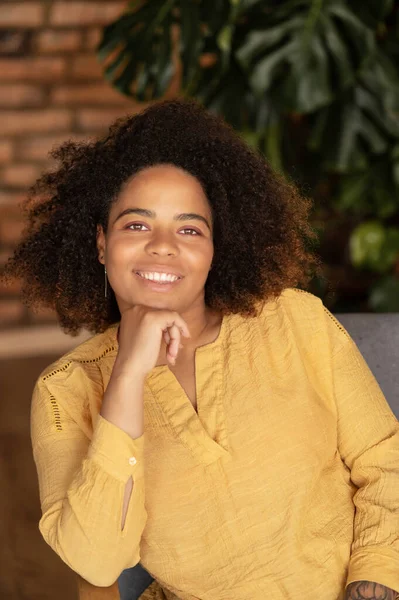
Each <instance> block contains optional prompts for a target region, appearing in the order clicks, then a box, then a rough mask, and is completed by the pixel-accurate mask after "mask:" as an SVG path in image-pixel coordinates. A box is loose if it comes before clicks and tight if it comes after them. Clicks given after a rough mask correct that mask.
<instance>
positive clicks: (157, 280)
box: [135, 271, 182, 290]
mask: <svg viewBox="0 0 399 600" xmlns="http://www.w3.org/2000/svg"><path fill="white" fill-rule="evenodd" d="M135 275H137V277H139V278H140V281H142V283H144V284H145V285H147V286H149V287H150V288H153V289H157V290H160V289H164V290H167V289H170V287H172V286H174V285H176V284H177V283H178V282H179V281H181V280H182V277H177V275H172V274H169V273H146V272H143V271H135Z"/></svg>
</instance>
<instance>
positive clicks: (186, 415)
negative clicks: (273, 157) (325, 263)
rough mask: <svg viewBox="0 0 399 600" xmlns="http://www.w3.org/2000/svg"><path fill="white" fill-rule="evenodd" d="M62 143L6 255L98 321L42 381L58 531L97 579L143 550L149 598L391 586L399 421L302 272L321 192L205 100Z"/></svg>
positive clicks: (283, 599) (44, 465)
mask: <svg viewBox="0 0 399 600" xmlns="http://www.w3.org/2000/svg"><path fill="white" fill-rule="evenodd" d="M53 155H54V158H58V159H59V161H60V165H59V167H58V169H57V170H55V171H54V172H52V173H48V174H45V175H43V177H42V178H41V179H40V180H39V181H38V183H37V185H36V187H35V188H34V190H33V192H32V195H31V197H30V199H29V200H28V202H27V205H26V209H27V213H28V218H29V220H28V228H27V231H26V233H25V237H24V238H23V240H22V241H21V244H20V245H19V247H18V248H17V250H16V252H15V255H14V256H13V257H12V259H11V260H10V262H9V264H8V266H7V273H8V275H9V276H11V275H12V276H18V277H22V278H23V280H24V285H25V287H24V295H25V296H24V297H25V299H26V301H28V302H35V303H37V302H40V303H44V304H49V305H50V306H52V307H54V308H55V309H56V311H57V313H58V316H59V320H60V323H61V325H62V327H63V328H64V329H65V330H66V331H68V332H70V333H76V332H77V331H79V329H80V328H82V327H84V328H87V329H89V330H90V331H92V332H93V333H94V334H95V335H93V336H92V337H91V338H90V339H89V340H88V341H86V342H85V343H83V344H81V345H79V346H78V347H77V348H75V349H74V350H73V351H71V352H69V353H67V354H65V355H64V356H62V357H61V358H60V359H59V360H57V361H56V362H55V363H53V364H52V365H49V366H48V367H47V368H46V369H45V370H44V371H43V373H41V375H40V377H39V378H38V380H37V382H36V385H35V388H34V391H33V398H32V407H31V434H32V445H33V455H34V459H35V462H36V466H37V471H38V479H39V488H40V499H41V507H42V517H41V519H40V522H39V529H40V531H41V533H42V535H43V537H44V539H45V540H46V542H47V543H48V544H49V545H50V546H51V547H52V548H53V550H54V551H55V552H56V553H57V554H58V555H59V556H60V557H61V558H62V560H63V561H64V562H65V563H66V564H67V565H69V566H70V567H71V568H72V569H73V570H74V571H76V572H77V573H78V574H79V575H80V576H81V577H83V578H84V579H86V580H87V581H89V582H90V583H92V584H94V585H96V586H102V587H107V586H111V585H112V584H113V583H114V582H115V581H116V580H117V579H118V578H119V576H120V574H121V572H122V571H125V570H127V569H129V568H130V567H134V566H135V565H137V564H138V563H139V562H140V563H141V565H142V566H143V567H144V568H145V569H146V570H147V571H148V573H149V574H150V575H151V576H152V577H153V578H154V579H155V581H154V582H153V583H152V584H151V586H150V587H149V588H148V589H147V590H146V591H145V592H144V594H143V596H142V599H143V600H144V599H146V600H149V598H151V597H154V595H153V594H154V593H155V594H158V595H157V597H159V598H161V597H163V598H167V600H176V599H178V600H193V599H194V598H196V599H198V600H204V599H205V598H206V599H207V600H221V599H222V598H228V599H229V600H264V599H265V598H273V600H296V599H297V598H304V597H306V598H308V597H310V598H323V599H324V600H343V596H344V593H345V588H347V593H348V594H349V593H350V594H351V596H350V597H355V596H356V598H359V599H360V597H364V598H366V597H367V598H369V599H372V598H373V596H372V595H369V593H374V600H376V598H377V591H378V593H380V591H381V590H382V592H381V593H386V595H385V596H378V597H381V598H382V597H385V598H388V597H389V595H388V592H389V593H391V592H392V591H393V590H394V589H399V578H398V573H399V539H398V528H397V514H398V512H399V501H398V498H399V494H398V487H397V482H398V480H399V469H398V464H399V423H398V422H397V420H396V418H395V417H394V415H393V413H392V411H391V410H390V408H389V405H388V403H387V402H386V400H385V398H384V396H383V394H382V392H381V389H380V388H379V386H378V384H377V382H376V380H375V379H374V377H373V375H372V374H371V372H370V370H369V369H368V366H367V364H366V363H365V361H364V359H363V357H362V356H361V354H360V352H359V351H358V349H357V347H356V345H355V344H354V342H353V340H352V339H351V338H350V336H349V334H348V332H347V331H346V330H345V329H344V328H343V327H342V326H341V325H340V324H339V323H338V321H337V320H336V319H335V318H334V316H333V315H332V314H331V313H330V312H329V311H328V310H327V309H326V308H325V307H324V305H323V302H322V301H321V299H319V298H317V297H316V296H314V295H313V294H311V293H308V292H306V291H304V290H302V289H297V288H296V286H297V285H305V284H306V283H308V282H309V280H310V279H311V277H312V275H313V274H319V275H320V276H321V265H320V261H319V259H318V257H316V256H315V255H314V254H313V253H312V251H311V249H310V246H311V244H312V243H313V242H314V241H315V237H316V234H315V232H314V231H313V229H312V227H311V225H310V223H309V214H310V210H311V202H310V201H309V200H307V199H305V198H303V197H302V196H300V194H299V193H298V192H297V190H296V189H295V188H294V187H293V186H292V185H291V184H289V183H287V182H286V181H285V180H284V179H283V178H282V177H281V176H279V175H277V174H276V173H274V172H273V170H272V169H271V168H270V166H269V165H268V163H267V162H266V161H265V159H264V158H263V157H262V156H261V155H259V154H257V153H255V152H254V151H252V150H251V149H250V148H248V147H247V146H246V145H245V143H244V142H243V141H242V140H241V139H240V138H239V137H238V136H237V135H236V134H235V133H234V131H233V130H232V129H231V128H230V127H228V126H227V125H226V124H225V123H223V121H221V120H220V119H219V118H217V117H215V116H213V115H211V114H209V113H207V112H206V111H205V110H204V109H203V108H202V107H201V106H200V105H199V104H197V103H196V102H194V101H180V100H175V101H168V102H161V103H159V104H155V105H153V106H151V107H150V108H148V109H147V110H145V111H144V112H143V113H141V114H138V115H134V116H131V117H127V118H125V119H123V120H121V121H119V122H117V123H116V124H115V125H114V126H113V127H111V129H110V132H109V135H108V136H107V137H105V138H104V139H102V140H99V141H96V142H92V143H89V144H80V145H78V144H73V143H66V144H64V145H63V146H61V147H60V148H59V149H58V150H56V151H55V152H54V153H53ZM354 432H356V435H354ZM355 509H356V510H355ZM134 578H135V573H133V580H134ZM122 579H123V578H122ZM359 582H361V583H362V585H360V584H359ZM154 587H155V590H154ZM150 588H151V589H150ZM390 589H391V592H390ZM370 590H371V591H370ZM363 593H364V594H366V595H364V596H360V595H359V594H363ZM392 593H393V592H392ZM356 594H358V595H356ZM124 598H128V600H134V599H135V598H137V595H132V593H130V594H129V595H127V596H124Z"/></svg>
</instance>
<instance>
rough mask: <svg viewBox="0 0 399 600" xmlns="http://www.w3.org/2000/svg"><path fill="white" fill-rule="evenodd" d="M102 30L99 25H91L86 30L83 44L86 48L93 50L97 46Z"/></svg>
mask: <svg viewBox="0 0 399 600" xmlns="http://www.w3.org/2000/svg"><path fill="white" fill-rule="evenodd" d="M102 32H103V30H102V28H101V27H92V28H91V29H89V30H88V31H87V34H86V44H85V45H86V48H87V49H88V50H95V49H96V48H97V46H98V44H99V43H100V40H101V38H102Z"/></svg>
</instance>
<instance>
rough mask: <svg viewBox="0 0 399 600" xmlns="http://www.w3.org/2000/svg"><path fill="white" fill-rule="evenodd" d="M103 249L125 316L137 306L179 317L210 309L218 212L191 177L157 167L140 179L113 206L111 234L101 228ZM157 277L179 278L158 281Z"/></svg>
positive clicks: (99, 239) (101, 253) (101, 254)
mask: <svg viewBox="0 0 399 600" xmlns="http://www.w3.org/2000/svg"><path fill="white" fill-rule="evenodd" d="M97 248H98V251H99V252H98V255H99V260H100V262H101V263H102V264H105V266H106V268H107V276H108V280H109V284H110V285H111V287H112V289H113V291H114V293H115V297H116V301H117V303H118V306H119V310H120V312H121V313H123V312H124V311H125V310H127V309H128V308H131V307H132V306H134V305H136V304H142V305H145V306H149V307H153V308H160V309H162V308H165V309H168V310H176V311H177V312H179V313H184V312H187V311H188V310H190V309H192V308H195V307H198V308H199V309H201V308H202V309H203V308H204V286H205V282H206V279H207V277H208V273H209V270H210V268H211V263H212V257H213V239H212V213H211V208H210V206H209V203H208V200H207V198H206V196H205V193H204V190H203V189H202V186H201V184H200V183H199V181H198V180H197V179H196V178H195V177H193V176H192V175H190V174H189V173H187V172H185V171H183V170H181V169H178V168H177V167H174V166H172V165H157V166H153V167H149V168H146V169H145V170H143V171H140V172H139V173H138V174H137V175H135V176H134V177H133V178H132V179H131V180H130V181H128V182H127V183H126V184H125V185H124V187H123V188H122V190H121V192H120V194H119V196H118V198H117V200H116V201H115V202H114V204H113V205H112V207H111V210H110V214H109V220H108V230H107V233H106V234H104V231H103V229H102V227H101V226H99V227H98V236H97ZM157 273H164V274H171V275H175V276H178V277H179V279H178V280H177V281H174V282H171V283H165V282H162V281H160V282H157ZM164 277H165V275H162V279H164ZM148 278H153V279H154V278H155V280H152V281H151V280H150V279H148ZM158 281H159V280H158Z"/></svg>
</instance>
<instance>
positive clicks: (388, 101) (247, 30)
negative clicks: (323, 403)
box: [98, 0, 399, 312]
mask: <svg viewBox="0 0 399 600" xmlns="http://www.w3.org/2000/svg"><path fill="white" fill-rule="evenodd" d="M176 32H177V36H176V35H175V34H176ZM176 38H177V42H175V39H176ZM176 44H177V45H176ZM174 48H176V50H177V52H178V54H179V56H180V60H181V66H182V75H181V90H180V95H182V96H194V97H196V98H198V99H199V100H201V101H202V102H203V103H204V104H205V106H207V108H208V109H209V110H211V111H212V112H215V113H218V114H221V115H222V116H223V117H224V118H225V119H226V120H227V121H228V122H230V123H231V124H232V125H233V127H235V128H236V129H237V131H239V132H240V133H241V135H243V136H244V137H245V139H246V140H247V141H248V143H250V144H251V145H252V146H254V147H256V148H258V149H259V150H260V151H261V152H263V153H264V154H265V155H266V156H267V158H268V160H269V161H270V162H271V163H272V164H273V166H274V167H275V168H276V169H278V170H281V171H283V172H285V173H286V174H287V175H289V176H290V177H292V178H294V179H295V181H296V182H297V183H298V184H299V185H301V186H302V187H303V188H304V190H305V192H306V193H308V194H310V195H312V196H313V197H314V198H315V203H316V204H315V224H316V227H318V229H319V232H320V241H321V252H322V253H325V256H324V255H323V258H324V260H325V263H326V268H327V269H329V275H330V276H331V278H332V279H334V277H335V279H336V281H335V283H336V287H337V289H338V290H339V292H340V295H341V296H342V297H343V298H344V297H345V293H346V294H348V295H349V296H351V295H352V296H353V294H351V293H350V291H349V292H348V290H350V286H351V282H352V281H353V278H354V276H355V277H356V278H357V280H358V281H359V279H362V278H364V283H363V288H364V289H362V287H361V286H360V293H359V294H358V296H359V298H358V300H357V304H356V301H355V303H352V309H359V307H360V308H361V307H364V306H366V308H368V309H371V310H375V311H388V312H390V311H393V310H394V311H399V67H398V65H399V3H398V2H395V1H394V0H367V2H364V1H361V0H351V2H345V1H344V0H212V1H210V0H198V1H196V0H190V1H188V0H148V1H140V2H139V1H136V2H130V3H129V5H128V7H127V9H126V12H125V14H123V15H122V16H121V17H120V18H119V19H118V20H117V21H115V22H114V23H112V24H110V25H109V26H107V27H106V28H105V29H104V34H103V38H102V40H101V43H100V45H99V48H98V56H99V59H100V60H101V61H103V62H104V74H105V77H106V78H107V79H108V80H109V81H110V83H111V84H112V85H114V86H115V87H116V88H117V89H118V90H119V91H120V92H121V93H123V94H125V95H127V96H131V97H132V98H135V99H136V100H139V101H145V102H148V101H152V100H156V99H159V98H161V97H163V96H164V94H165V92H166V91H167V89H168V86H169V84H170V83H171V80H172V77H173V75H174V73H175V61H174V60H173V52H174ZM332 228H334V229H332ZM343 230H345V231H346V238H345V239H342V231H343ZM334 232H335V233H334ZM334 236H335V237H334ZM326 240H328V244H329V245H331V243H333V244H335V245H336V246H337V247H341V249H342V252H341V255H340V257H339V261H340V262H341V263H343V264H344V265H345V273H346V275H345V276H344V277H342V270H341V271H340V275H339V277H338V278H337V277H336V275H334V273H335V271H334V265H336V261H337V258H336V257H335V259H334V260H335V262H334V260H333V259H332V258H331V252H330V250H331V246H330V247H327V246H328V244H326ZM315 286H316V287H317V282H316V283H315ZM315 289H316V288H315ZM357 290H358V291H359V285H357ZM362 294H363V296H362ZM364 295H366V300H367V304H366V305H364V304H362V302H363V299H364ZM342 307H345V308H348V309H350V308H349V305H348V303H347V302H346V301H345V298H344V300H343V302H342ZM338 308H339V304H338Z"/></svg>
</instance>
